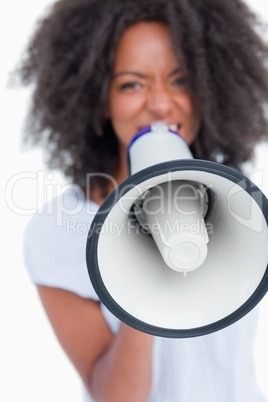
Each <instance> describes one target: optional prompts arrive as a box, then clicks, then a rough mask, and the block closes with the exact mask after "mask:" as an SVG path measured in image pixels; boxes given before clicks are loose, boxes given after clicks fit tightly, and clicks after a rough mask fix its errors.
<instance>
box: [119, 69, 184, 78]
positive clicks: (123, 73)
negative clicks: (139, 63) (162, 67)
mask: <svg viewBox="0 0 268 402" xmlns="http://www.w3.org/2000/svg"><path fill="white" fill-rule="evenodd" d="M181 72H182V69H181V67H176V68H175V69H174V70H172V71H171V72H170V73H169V74H168V78H170V77H173V75H176V74H178V73H181ZM121 75H135V76H136V77H139V78H143V79H146V78H148V77H147V76H146V75H144V74H142V73H138V72H137V71H121V72H119V73H116V74H114V75H113V78H117V77H120V76H121Z"/></svg>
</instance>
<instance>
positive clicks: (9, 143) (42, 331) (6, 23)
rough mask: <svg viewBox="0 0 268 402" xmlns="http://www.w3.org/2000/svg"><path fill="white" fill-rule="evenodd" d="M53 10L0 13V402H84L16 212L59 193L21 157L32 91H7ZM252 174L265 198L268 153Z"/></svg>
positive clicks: (260, 8) (262, 9)
mask: <svg viewBox="0 0 268 402" xmlns="http://www.w3.org/2000/svg"><path fill="white" fill-rule="evenodd" d="M49 3H50V1H48V0H35V1H34V0H23V1H21V0H9V1H8V2H7V1H6V2H2V3H1V6H0V13H1V14H0V15H1V23H0V29H1V35H0V41H1V49H2V52H1V53H2V55H1V62H0V88H1V97H0V106H1V108H0V113H1V114H0V115H1V138H2V145H1V149H0V152H1V154H0V160H1V175H0V177H1V178H0V180H1V187H2V188H3V189H4V188H5V187H6V186H7V189H8V194H10V192H11V193H12V196H13V201H12V202H11V198H10V197H9V196H8V197H7V199H6V200H5V199H4V197H1V209H0V211H1V226H0V232H1V244H2V247H1V253H0V256H1V269H0V308H1V314H0V325H1V327H0V328H1V329H0V379H1V386H0V400H1V401H3V402H15V401H19V400H23V401H27V402H45V401H46V402H47V401H51V402H54V401H55V402H56V401H57V402H61V401H65V402H71V401H79V400H80V398H79V396H80V380H79V378H78V376H77V374H76V372H75V371H74V369H73V368H72V366H71V364H70V363H69V362H68V360H67V358H66V357H65V355H64V353H63V351H62V350H61V348H60V346H59V344H58V342H57V340H56V338H55V336H54V334H53V332H52V330H51V327H50V325H49V323H48V321H47V318H46V316H45V315H44V312H43V309H42V306H41V304H40V301H39V299H38V296H37V293H36V290H35V288H34V286H33V285H32V284H31V283H30V281H29V279H28V276H27V273H26V271H25V268H24V266H23V261H22V251H21V239H22V233H23V229H24V227H25V224H26V222H27V220H28V219H29V217H28V216H27V215H25V213H24V214H23V215H22V214H20V213H18V212H19V209H24V210H28V214H29V215H30V214H31V213H32V212H33V209H34V208H35V206H36V204H37V202H38V203H42V202H44V201H46V199H47V198H48V197H51V196H53V192H54V189H55V187H52V186H51V183H52V184H55V185H56V184H57V185H58V187H57V188H58V189H59V188H60V186H61V185H60V183H61V177H60V175H53V174H51V173H49V174H48V173H45V176H44V181H45V183H47V184H48V183H49V184H50V186H49V187H48V188H49V191H48V194H47V193H46V192H45V191H44V188H40V187H39V189H37V186H36V180H35V178H36V174H37V172H38V171H42V168H43V165H42V158H41V154H40V152H39V151H31V152H29V151H28V152H25V151H24V152H22V150H21V147H20V137H21V131H22V124H23V119H24V118H25V113H26V110H27V103H28V99H29V91H27V90H25V89H23V90H22V89H21V90H18V89H16V90H15V89H8V88H7V79H8V71H10V70H11V69H12V68H13V67H14V65H15V63H16V61H17V60H18V59H19V57H20V55H21V52H22V50H23V48H24V46H25V45H26V43H27V39H28V37H29V35H30V33H31V32H32V30H33V26H34V23H35V22H36V20H37V18H38V17H39V16H40V15H41V14H42V12H43V10H44V9H45V7H46V6H47V5H48V4H49ZM247 3H248V4H250V6H252V8H253V9H254V10H255V11H256V12H257V13H258V14H259V15H261V16H262V18H263V19H265V20H266V21H268V2H267V0H247ZM63 34H64V33H63ZM22 172H23V174H24V176H25V172H28V176H27V174H26V176H27V177H28V179H24V180H22V179H21V178H20V174H21V173H22ZM251 172H252V173H254V172H257V173H256V174H255V176H254V177H255V178H256V182H257V184H258V185H260V186H262V189H263V191H264V192H265V193H266V195H267V194H268V186H267V185H266V186H264V183H268V180H267V179H268V150H267V148H265V147H264V146H262V147H261V149H260V152H259V156H258V159H257V164H256V165H255V166H254V167H251ZM252 178H253V176H252ZM18 179H20V180H18ZM37 192H38V197H37ZM2 194H4V191H3V192H2ZM260 305H261V317H260V323H259V327H258V332H257V339H256V345H255V366H256V371H257V378H258V382H259V384H260V387H261V389H262V390H263V392H264V393H265V395H266V396H267V400H268V381H267V372H268V346H267V339H268V322H267V313H268V295H266V297H265V298H264V299H263V300H262V302H261V303H260ZM241 402H243V401H241ZM252 402H254V401H252Z"/></svg>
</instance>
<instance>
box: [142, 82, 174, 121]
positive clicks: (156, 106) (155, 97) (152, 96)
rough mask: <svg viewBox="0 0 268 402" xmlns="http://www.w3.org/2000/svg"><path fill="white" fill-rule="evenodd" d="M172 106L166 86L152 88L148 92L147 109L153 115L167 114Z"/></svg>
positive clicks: (161, 116)
mask: <svg viewBox="0 0 268 402" xmlns="http://www.w3.org/2000/svg"><path fill="white" fill-rule="evenodd" d="M172 107H173V101H172V96H171V94H170V93H169V91H168V90H167V89H166V88H164V87H161V88H154V89H152V90H151V91H150V93H149V94H148V98H147V109H148V111H149V112H150V114H151V115H153V116H154V117H158V118H163V117H165V116H167V115H168V114H169V113H170V112H171V110H172Z"/></svg>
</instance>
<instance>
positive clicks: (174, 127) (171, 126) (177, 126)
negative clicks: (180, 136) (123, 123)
mask: <svg viewBox="0 0 268 402" xmlns="http://www.w3.org/2000/svg"><path fill="white" fill-rule="evenodd" d="M164 123H165V122H164ZM167 125H168V128H169V129H170V130H171V131H174V132H175V133H180V130H181V128H182V124H181V123H170V124H169V123H167ZM149 126H150V124H148V126H141V127H139V128H138V131H141V130H143V129H145V128H146V127H149Z"/></svg>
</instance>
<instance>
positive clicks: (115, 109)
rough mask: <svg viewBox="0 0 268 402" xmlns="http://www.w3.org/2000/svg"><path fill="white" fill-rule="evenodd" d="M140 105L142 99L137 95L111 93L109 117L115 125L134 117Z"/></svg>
mask: <svg viewBox="0 0 268 402" xmlns="http://www.w3.org/2000/svg"><path fill="white" fill-rule="evenodd" d="M141 105H142V99H141V98H140V97H139V96H131V95H130V96H127V95H124V94H113V93H112V94H111V96H110V108H109V112H110V113H109V114H110V116H109V117H110V118H111V120H112V122H113V123H114V125H115V126H116V125H117V124H119V123H121V122H122V123H123V122H124V121H125V122H128V121H129V120H131V119H134V118H135V116H136V115H137V113H138V112H139V110H140V108H141Z"/></svg>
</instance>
